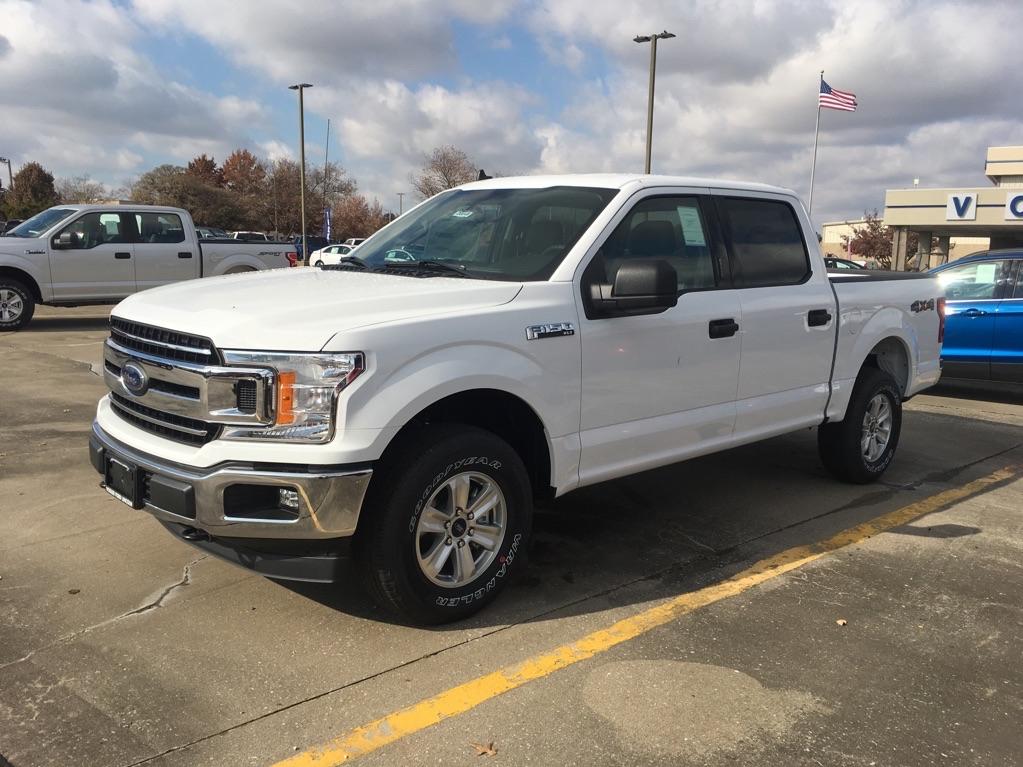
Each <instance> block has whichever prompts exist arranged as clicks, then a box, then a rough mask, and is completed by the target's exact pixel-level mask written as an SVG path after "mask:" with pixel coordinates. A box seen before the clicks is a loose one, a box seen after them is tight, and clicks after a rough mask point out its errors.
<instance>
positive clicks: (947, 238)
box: [884, 146, 1023, 271]
mask: <svg viewBox="0 0 1023 767" xmlns="http://www.w3.org/2000/svg"><path fill="white" fill-rule="evenodd" d="M984 173H985V175H986V176H987V177H988V179H989V180H990V181H991V184H992V186H987V187H982V188H977V187H974V188H971V187H951V188H947V189H921V188H919V187H913V188H911V189H889V190H887V191H886V192H885V203H884V223H885V224H886V225H887V226H889V227H891V229H892V268H893V269H895V270H899V271H902V270H905V269H906V268H907V267H909V268H923V269H926V268H928V267H929V266H937V265H938V264H942V263H945V262H946V261H948V260H949V259H950V258H952V259H956V258H961V257H962V256H964V255H967V254H968V253H969V252H975V251H976V250H981V249H983V248H982V247H977V244H978V243H983V242H984V241H985V240H986V241H987V243H988V245H987V247H990V248H991V249H997V248H1023V146H993V147H989V148H988V150H987V158H986V162H985V164H984ZM910 232H916V233H917V234H918V235H919V239H918V242H919V251H918V252H916V253H910V252H908V251H909V247H908V245H909V233H910ZM932 238H937V247H936V248H935V249H933V250H931V242H932ZM953 238H955V240H953ZM957 240H961V241H962V243H963V244H964V245H967V244H968V247H964V248H962V249H960V247H959V246H958V245H957V246H956V247H955V248H951V247H950V246H951V245H952V243H953V242H955V241H957ZM950 250H951V251H952V252H951V253H950Z"/></svg>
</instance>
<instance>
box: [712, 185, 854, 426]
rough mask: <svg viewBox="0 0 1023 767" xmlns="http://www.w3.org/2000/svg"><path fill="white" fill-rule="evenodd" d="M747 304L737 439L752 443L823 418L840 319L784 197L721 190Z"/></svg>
mask: <svg viewBox="0 0 1023 767" xmlns="http://www.w3.org/2000/svg"><path fill="white" fill-rule="evenodd" d="M715 200H716V203H717V210H718V212H719V215H720V218H721V226H722V230H723V233H724V238H725V242H726V243H727V245H728V248H729V251H730V255H731V264H732V278H733V280H734V283H735V286H736V288H737V289H738V290H737V292H738V294H739V303H740V305H741V307H742V330H741V331H740V334H741V336H742V359H741V362H740V373H739V387H738V392H739V393H738V398H737V402H736V417H735V439H736V441H737V442H749V441H753V440H756V439H761V438H764V437H768V436H771V435H773V434H782V433H785V432H787V431H792V430H793V429H798V428H800V427H802V426H812V425H815V424H817V423H820V422H821V420H822V419H823V418H824V408H825V406H826V405H827V401H828V395H829V392H830V387H831V362H832V359H833V357H834V353H835V326H836V324H837V321H838V319H837V317H836V316H835V315H836V313H837V312H836V310H835V295H834V292H833V291H832V289H831V283H830V281H829V280H828V275H827V272H826V271H824V269H823V268H822V266H821V267H818V268H817V271H814V269H813V267H812V266H811V262H810V256H809V249H808V247H807V243H806V241H805V240H804V238H803V231H804V229H803V227H802V226H801V224H800V219H799V215H798V214H797V212H796V209H795V207H793V205H792V204H791V203H790V202H789V201H788V200H787V199H785V198H783V197H779V196H775V195H770V194H763V195H757V194H753V193H744V194H743V196H742V197H735V196H730V195H727V194H720V196H718V195H715Z"/></svg>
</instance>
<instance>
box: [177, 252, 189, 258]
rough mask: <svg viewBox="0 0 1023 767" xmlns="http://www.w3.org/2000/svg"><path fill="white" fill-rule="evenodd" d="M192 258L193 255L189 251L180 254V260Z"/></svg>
mask: <svg viewBox="0 0 1023 767" xmlns="http://www.w3.org/2000/svg"><path fill="white" fill-rule="evenodd" d="M191 257H192V254H191V253H189V252H188V251H187V250H186V251H182V252H181V253H178V258H191Z"/></svg>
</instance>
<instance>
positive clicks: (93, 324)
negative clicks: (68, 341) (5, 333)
mask: <svg viewBox="0 0 1023 767" xmlns="http://www.w3.org/2000/svg"><path fill="white" fill-rule="evenodd" d="M109 329H110V319H109V318H108V317H107V316H106V315H104V316H103V317H33V318H32V321H31V322H30V323H29V324H28V327H26V328H25V329H24V330H21V331H19V332H20V333H22V334H31V333H57V332H66V331H73V330H109Z"/></svg>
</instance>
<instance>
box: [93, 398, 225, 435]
mask: <svg viewBox="0 0 1023 767" xmlns="http://www.w3.org/2000/svg"><path fill="white" fill-rule="evenodd" d="M110 404H111V405H113V407H114V412H116V413H117V414H118V415H119V416H121V418H123V419H124V420H126V421H128V422H129V423H132V424H134V425H135V426H138V427H139V428H140V429H145V430H146V431H150V432H153V433H154V434H159V435H160V436H161V437H167V438H168V439H173V440H176V441H177V442H187V443H188V444H190V445H205V444H206V443H207V442H212V441H213V440H215V439H216V438H217V437H218V436H219V434H220V427H219V426H218V425H217V424H211V423H206V422H205V421H200V420H198V419H196V418H185V417H183V416H179V415H174V414H173V413H164V412H163V411H161V410H155V409H153V408H151V407H146V406H145V405H140V404H138V403H137V402H132V401H131V400H129V399H128V398H127V397H122V396H121V395H120V394H116V393H113V392H111V394H110Z"/></svg>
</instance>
